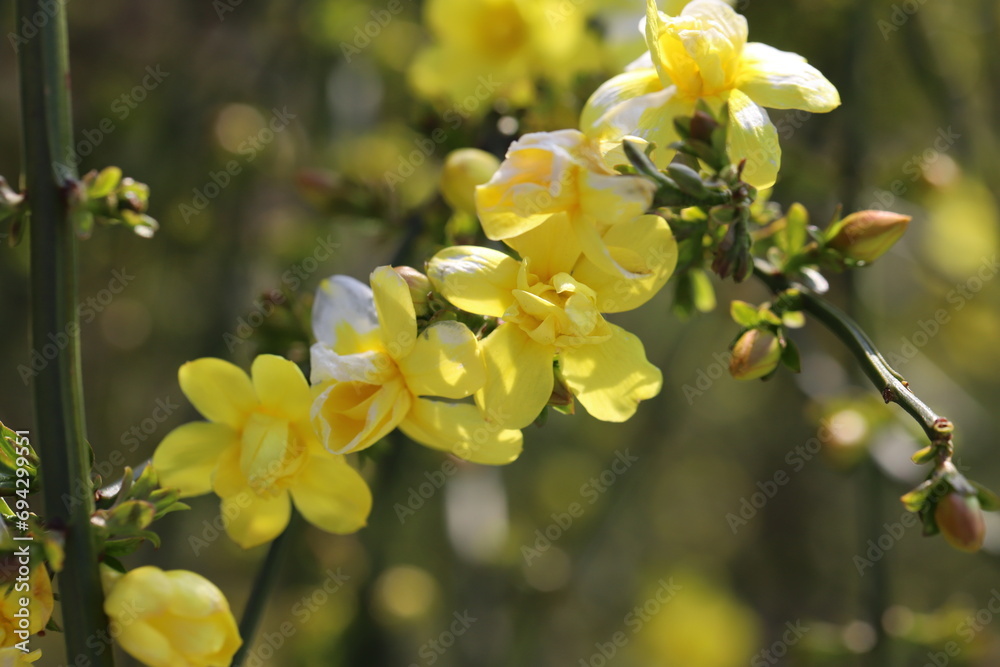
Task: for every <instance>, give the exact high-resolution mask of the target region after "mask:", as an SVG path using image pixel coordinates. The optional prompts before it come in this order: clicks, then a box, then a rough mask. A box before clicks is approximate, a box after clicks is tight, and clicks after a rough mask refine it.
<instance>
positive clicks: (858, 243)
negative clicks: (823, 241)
mask: <svg viewBox="0 0 1000 667" xmlns="http://www.w3.org/2000/svg"><path fill="white" fill-rule="evenodd" d="M909 224H910V216H908V215H902V214H900V213H893V212H892V211H879V210H873V211H856V212H854V213H851V214H850V215H849V216H847V217H846V218H844V219H843V220H840V221H839V222H837V223H834V225H833V226H832V227H831V228H830V230H829V232H827V238H828V239H829V241H828V244H829V246H830V247H831V248H835V249H836V250H839V251H840V252H841V253H842V254H843V255H844V256H845V257H850V258H851V259H855V260H858V261H859V262H865V263H868V264H870V263H871V262H874V261H875V260H876V259H878V258H879V257H881V256H882V255H884V254H885V253H886V251H888V250H889V248H891V247H892V246H893V245H895V243H896V241H898V240H899V239H900V238H902V236H903V233H904V232H906V227H907V225H909Z"/></svg>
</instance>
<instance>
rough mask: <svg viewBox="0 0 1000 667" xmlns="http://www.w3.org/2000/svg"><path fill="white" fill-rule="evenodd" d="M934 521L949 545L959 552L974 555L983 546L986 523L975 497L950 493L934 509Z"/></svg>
mask: <svg viewBox="0 0 1000 667" xmlns="http://www.w3.org/2000/svg"><path fill="white" fill-rule="evenodd" d="M934 521H936V522H937V525H938V528H940V529H941V534H942V535H944V538H945V539H946V540H948V544H950V545H951V546H953V547H955V548H956V549H958V550H959V551H967V552H969V553H974V552H976V551H979V549H980V547H982V546H983V538H984V537H985V535H986V523H985V521H984V520H983V510H982V509H981V508H980V507H979V500H978V499H977V498H976V497H975V496H963V495H961V494H958V493H955V492H954V491H953V492H951V493H949V494H948V495H946V496H945V497H944V498H942V499H941V500H940V501H939V502H938V504H937V507H935V508H934Z"/></svg>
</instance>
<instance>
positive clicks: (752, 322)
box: [729, 300, 761, 329]
mask: <svg viewBox="0 0 1000 667" xmlns="http://www.w3.org/2000/svg"><path fill="white" fill-rule="evenodd" d="M729 315H730V317H732V318H733V321H734V322H736V323H737V324H739V325H740V326H741V327H743V328H745V329H753V328H754V327H756V326H757V325H758V324H760V321H761V315H760V313H759V312H758V311H757V307H756V306H754V305H753V304H750V303H747V302H746V301H739V300H734V301H733V302H732V303H731V304H729Z"/></svg>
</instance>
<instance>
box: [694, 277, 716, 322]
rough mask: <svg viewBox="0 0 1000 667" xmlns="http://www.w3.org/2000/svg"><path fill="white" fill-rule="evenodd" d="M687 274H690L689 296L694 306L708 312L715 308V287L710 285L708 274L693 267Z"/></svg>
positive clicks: (700, 310)
mask: <svg viewBox="0 0 1000 667" xmlns="http://www.w3.org/2000/svg"><path fill="white" fill-rule="evenodd" d="M688 275H690V276H691V296H692V299H693V301H694V307H695V308H697V309H698V311H699V312H702V313H710V312H712V311H713V310H715V288H714V287H712V280H711V278H709V277H708V274H707V273H705V272H704V271H702V270H701V269H694V270H692V271H690V272H689V273H688Z"/></svg>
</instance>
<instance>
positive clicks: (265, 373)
mask: <svg viewBox="0 0 1000 667" xmlns="http://www.w3.org/2000/svg"><path fill="white" fill-rule="evenodd" d="M251 373H252V375H253V379H252V380H251V378H249V377H247V374H246V373H244V372H243V371H242V370H241V369H240V368H238V367H237V366H235V365H233V364H231V363H229V362H227V361H223V360H221V359H198V360H197V361H192V362H189V363H187V364H184V365H183V366H181V369H180V372H179V373H178V375H179V378H180V384H181V390H182V391H183V392H184V395H185V396H187V397H188V400H190V401H191V403H193V404H194V406H195V407H196V408H197V409H198V411H199V412H201V414H203V415H204V416H205V417H206V418H207V419H208V421H207V422H193V423H190V424H185V425H183V426H180V427H178V428H176V429H174V430H173V431H171V432H170V433H169V434H168V435H167V437H166V438H164V440H163V442H161V443H160V446H159V447H157V449H156V453H155V454H154V455H153V466H154V467H155V468H156V471H157V473H159V476H160V484H161V485H162V486H163V487H164V488H175V489H179V490H180V492H181V495H182V496H196V495H200V494H203V493H208V492H209V491H211V490H213V489H214V491H215V492H216V493H217V494H218V495H219V497H220V498H222V514H223V516H225V517H227V518H228V519H229V521H228V523H227V524H226V532H227V533H228V534H229V536H230V537H232V538H233V540H234V541H236V543H237V544H239V545H240V546H242V547H243V548H245V549H248V548H250V547H253V546H256V545H258V544H263V543H264V542H268V541H270V540H272V539H274V538H275V537H277V536H278V535H280V534H281V531H283V530H284V529H285V526H287V525H288V520H289V518H290V517H291V511H292V506H291V502H292V501H294V502H295V507H296V508H298V510H299V511H300V512H301V513H302V515H303V516H304V517H305V518H306V520H308V521H309V522H310V523H312V524H313V525H315V526H317V527H319V528H322V529H323V530H325V531H328V532H331V533H353V532H354V531H356V530H358V529H359V528H361V527H362V526H364V525H365V521H366V520H367V518H368V513H369V511H370V510H371V504H372V497H371V492H370V491H369V490H368V485H367V484H365V481H364V480H363V479H362V478H361V476H360V475H359V474H358V472H357V471H356V470H354V468H352V467H351V466H350V465H348V464H347V461H346V460H345V459H344V458H343V457H341V456H336V455H334V454H331V453H330V452H328V451H326V450H325V449H324V448H323V447H322V445H320V443H319V440H318V439H317V437H316V434H315V432H314V431H313V429H312V425H311V424H310V422H309V409H310V406H311V405H312V393H311V392H310V389H309V383H308V382H307V381H306V378H305V376H304V375H302V371H300V370H299V368H298V366H296V365H295V364H294V363H292V362H291V361H288V360H287V359H284V358H282V357H278V356H275V355H270V354H264V355H260V356H258V357H257V358H256V359H255V360H254V362H253V367H252V368H251Z"/></svg>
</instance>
